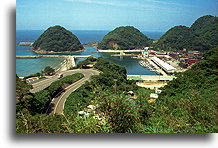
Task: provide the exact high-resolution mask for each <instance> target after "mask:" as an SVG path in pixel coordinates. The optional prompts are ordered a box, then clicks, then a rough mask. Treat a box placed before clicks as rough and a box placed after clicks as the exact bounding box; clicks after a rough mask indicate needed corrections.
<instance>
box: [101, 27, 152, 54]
mask: <svg viewBox="0 0 218 148" xmlns="http://www.w3.org/2000/svg"><path fill="white" fill-rule="evenodd" d="M150 40H151V39H149V38H148V37H147V36H145V35H144V34H143V33H141V32H140V31H139V30H138V29H136V28H134V27H132V26H122V27H118V28H116V29H114V30H113V31H111V32H109V33H108V34H106V35H105V36H104V38H103V39H102V41H101V42H100V43H99V44H98V47H97V48H98V49H99V50H132V49H139V48H143V47H145V46H148V45H149V41H150Z"/></svg>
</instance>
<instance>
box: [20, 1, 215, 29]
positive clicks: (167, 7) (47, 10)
mask: <svg viewBox="0 0 218 148" xmlns="http://www.w3.org/2000/svg"><path fill="white" fill-rule="evenodd" d="M204 15H213V16H215V15H216V16H217V0H17V3H16V29H17V30H45V29H47V28H48V27H51V26H54V25H61V26H63V27H65V28H66V29H68V30H113V29H115V28H116V27H119V26H134V27H136V28H138V29H139V30H140V31H158V32H166V31H167V30H168V29H170V28H171V27H174V26H178V25H184V26H188V27H189V26H191V24H192V23H193V22H194V21H195V20H196V19H197V18H199V17H201V16H204Z"/></svg>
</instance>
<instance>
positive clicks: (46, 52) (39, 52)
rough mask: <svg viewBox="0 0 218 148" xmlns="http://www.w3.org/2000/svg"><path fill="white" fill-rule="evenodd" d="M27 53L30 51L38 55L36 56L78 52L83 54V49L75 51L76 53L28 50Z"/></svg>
mask: <svg viewBox="0 0 218 148" xmlns="http://www.w3.org/2000/svg"><path fill="white" fill-rule="evenodd" d="M29 51H32V52H34V53H38V54H51V53H79V52H83V51H84V49H82V50H77V51H58V52H56V51H45V50H34V49H30V50H29Z"/></svg>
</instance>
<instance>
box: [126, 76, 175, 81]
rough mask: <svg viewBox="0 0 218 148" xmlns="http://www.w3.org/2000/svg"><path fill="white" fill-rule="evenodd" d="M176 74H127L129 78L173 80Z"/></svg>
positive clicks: (138, 79)
mask: <svg viewBox="0 0 218 148" xmlns="http://www.w3.org/2000/svg"><path fill="white" fill-rule="evenodd" d="M174 78H176V77H175V76H160V75H127V79H129V80H137V81H171V80H173V79H174Z"/></svg>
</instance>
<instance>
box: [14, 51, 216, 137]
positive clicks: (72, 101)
mask: <svg viewBox="0 0 218 148" xmlns="http://www.w3.org/2000/svg"><path fill="white" fill-rule="evenodd" d="M204 57H205V59H204V60H202V61H200V62H199V63H198V64H196V65H194V66H193V67H192V68H191V69H189V70H187V71H185V72H183V73H178V74H177V79H174V80H172V81H170V82H169V84H168V85H166V86H165V87H164V88H163V89H162V90H163V92H162V93H161V94H160V95H159V98H158V99H157V100H156V101H155V102H150V97H149V96H150V93H152V92H153V91H152V90H148V89H145V88H140V87H137V85H136V84H135V81H129V80H127V79H126V70H125V68H124V67H121V66H118V65H116V64H113V63H110V62H109V61H107V60H105V59H103V58H98V59H97V63H96V64H95V66H94V67H95V68H96V69H99V70H101V71H102V73H100V74H99V75H98V76H93V77H92V81H90V82H86V83H85V84H84V85H83V86H81V87H80V88H79V89H77V90H76V91H75V92H73V93H72V94H71V95H70V96H69V97H68V98H67V101H66V103H65V108H64V114H63V115H44V114H41V111H42V110H44V109H45V108H43V105H42V104H47V103H46V102H47V100H51V99H50V98H52V96H54V95H55V94H54V93H53V92H56V90H57V88H59V87H60V85H59V83H58V82H54V83H58V85H57V87H55V86H56V84H53V85H52V86H50V87H49V89H48V90H44V91H41V93H36V94H35V95H34V96H33V95H31V94H30V93H29V89H30V88H31V87H30V86H29V85H26V84H25V82H23V81H20V80H19V79H18V78H17V90H16V96H17V116H16V117H17V119H16V122H17V123H16V130H17V132H21V133H215V132H217V126H216V124H217V123H216V122H217V49H213V50H209V51H208V52H206V53H205V55H204ZM63 80H64V79H63ZM53 90H54V91H53ZM130 90H131V91H133V92H134V93H135V99H129V98H131V97H130V96H129V95H127V92H128V91H130ZM48 92H51V93H48ZM36 96H38V97H36ZM48 98H49V99H48ZM87 105H95V106H96V114H97V115H98V116H100V118H101V119H100V120H98V119H96V118H93V117H92V115H90V117H89V118H87V119H84V118H83V117H82V118H81V117H79V116H78V111H82V110H86V109H87ZM33 113H34V114H33Z"/></svg>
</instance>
